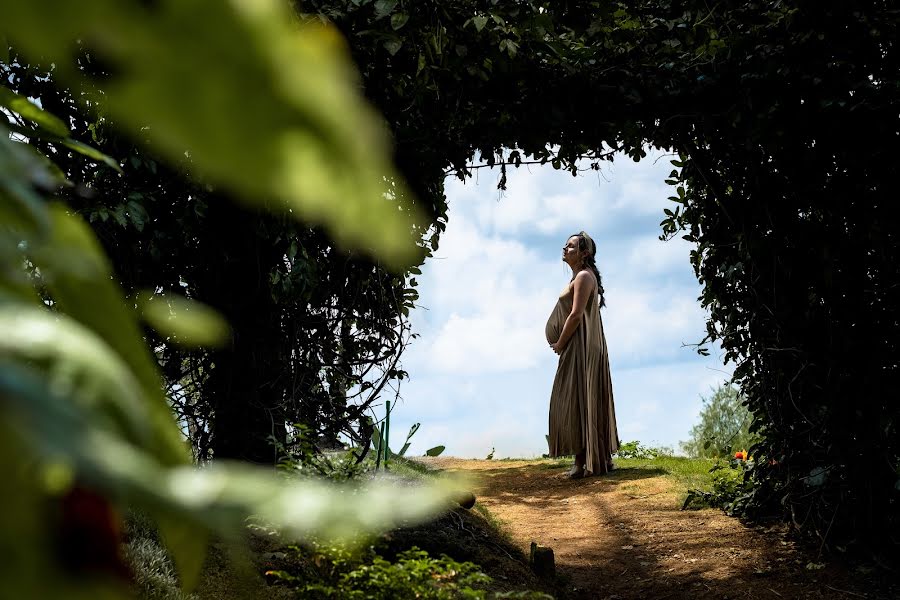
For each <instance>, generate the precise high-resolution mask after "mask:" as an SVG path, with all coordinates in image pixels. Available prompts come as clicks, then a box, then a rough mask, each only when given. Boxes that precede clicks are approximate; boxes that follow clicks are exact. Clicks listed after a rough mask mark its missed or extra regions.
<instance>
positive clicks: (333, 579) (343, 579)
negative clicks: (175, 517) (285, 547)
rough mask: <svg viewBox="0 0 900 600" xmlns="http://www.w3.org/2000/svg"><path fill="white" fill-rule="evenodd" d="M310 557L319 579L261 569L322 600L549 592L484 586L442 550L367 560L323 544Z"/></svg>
mask: <svg viewBox="0 0 900 600" xmlns="http://www.w3.org/2000/svg"><path fill="white" fill-rule="evenodd" d="M295 550H297V551H298V552H299V551H300V550H299V549H296V548H295ZM313 561H314V563H315V564H316V565H317V566H318V574H319V576H320V580H319V581H312V582H311V581H309V580H308V579H305V578H301V577H296V576H294V575H292V574H290V573H286V572H284V571H269V572H268V573H267V575H268V576H270V577H272V578H274V579H276V580H280V581H281V582H283V583H285V584H287V585H290V586H292V587H295V588H296V589H297V591H298V592H299V595H300V596H301V597H304V598H316V599H322V600H326V599H341V600H342V599H344V598H347V599H351V600H370V599H371V600H406V599H409V600H413V599H421V600H457V599H467V600H468V599H472V600H482V599H484V600H487V599H489V598H490V599H499V598H519V599H522V600H539V599H540V600H543V599H545V598H550V596H547V595H546V594H542V593H540V592H532V591H525V592H507V593H497V592H491V591H488V590H487V589H486V588H487V587H488V586H489V585H490V584H491V583H492V582H493V580H492V579H491V578H490V577H489V576H488V575H485V574H484V573H483V572H482V571H481V569H480V567H479V566H478V565H476V564H474V563H471V562H457V561H455V560H453V559H452V558H450V557H448V556H446V555H442V556H441V557H440V558H432V557H430V556H429V555H428V553H427V552H425V551H424V550H420V549H419V548H416V547H413V548H411V549H409V550H406V551H404V552H401V553H400V554H399V555H398V556H397V560H396V561H395V562H390V561H388V560H386V559H385V558H383V557H381V556H378V555H374V554H373V555H370V556H369V557H368V560H365V561H358V560H357V561H355V560H354V559H353V557H352V554H351V553H349V552H348V551H347V550H346V549H343V548H323V549H321V552H320V553H317V554H316V555H315V556H314V557H313Z"/></svg>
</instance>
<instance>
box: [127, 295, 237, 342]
mask: <svg viewBox="0 0 900 600" xmlns="http://www.w3.org/2000/svg"><path fill="white" fill-rule="evenodd" d="M139 305H140V308H141V310H142V312H143V315H144V319H145V320H146V321H147V323H149V324H150V326H151V327H153V328H154V329H156V330H157V331H158V332H159V333H161V334H162V335H164V336H168V337H169V338H170V340H171V341H173V342H175V343H176V344H179V345H181V346H187V347H192V346H207V347H210V346H221V345H222V344H224V343H225V342H226V341H227V340H228V336H229V333H230V328H229V327H228V323H227V322H226V321H225V319H224V318H222V316H221V315H220V314H219V313H218V312H216V311H215V310H213V309H212V308H210V307H209V306H207V305H205V304H203V303H202V302H197V301H196V300H189V299H187V298H184V297H182V296H176V295H173V294H168V295H165V296H154V295H152V294H150V293H149V292H146V293H144V294H142V295H141V296H140V297H139Z"/></svg>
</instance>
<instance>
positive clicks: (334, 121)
mask: <svg viewBox="0 0 900 600" xmlns="http://www.w3.org/2000/svg"><path fill="white" fill-rule="evenodd" d="M2 27H3V29H4V33H6V35H7V36H8V38H9V41H10V43H12V45H13V46H14V47H16V48H17V49H19V50H20V51H21V52H23V53H24V54H25V56H26V57H27V59H28V60H29V61H33V62H42V63H44V64H50V63H53V65H54V75H55V77H57V78H58V80H59V81H60V82H61V83H64V84H67V85H71V86H73V87H76V88H77V87H79V86H80V85H81V82H82V81H84V79H85V78H86V75H87V74H86V72H85V70H84V69H82V68H80V66H79V65H78V58H79V55H80V48H79V45H80V46H81V48H82V49H84V50H87V51H88V52H89V53H90V54H91V55H92V56H93V58H94V60H95V61H97V62H100V63H102V64H103V65H105V67H106V68H105V73H104V74H103V79H102V89H103V98H102V100H101V99H97V102H100V103H101V104H102V107H103V110H105V111H108V112H109V116H110V117H111V118H112V119H113V120H114V121H115V122H116V123H117V125H119V126H121V127H125V128H127V130H128V131H129V133H130V134H131V135H132V136H133V137H134V138H136V139H142V138H143V137H144V134H143V133H142V132H143V131H144V130H145V129H146V130H149V131H150V132H152V135H153V139H154V141H155V143H156V144H157V146H158V149H159V151H160V152H162V153H165V154H167V155H168V156H170V157H173V158H175V159H176V160H177V159H178V158H179V157H183V156H184V155H185V153H187V154H188V155H189V156H190V163H189V164H190V168H191V169H193V170H195V171H196V172H197V173H199V174H202V175H203V176H204V177H206V178H208V179H209V180H210V181H212V182H215V183H220V184H222V185H223V186H226V187H228V188H229V189H230V190H232V191H234V192H236V193H237V194H238V195H239V197H241V198H243V199H245V200H246V201H247V202H252V203H254V204H257V205H258V204H263V205H265V203H266V202H269V203H273V202H277V203H282V204H283V206H284V208H286V209H288V210H290V211H291V212H293V213H294V214H295V215H296V216H298V217H301V218H303V219H305V220H307V221H310V222H314V223H321V224H323V225H325V226H326V228H327V229H328V231H329V233H330V235H331V237H332V238H333V239H335V240H336V241H338V242H340V243H342V244H344V245H347V246H354V247H357V248H362V249H365V250H366V251H369V252H377V253H378V254H379V255H380V256H381V257H382V258H384V259H386V260H390V261H393V262H394V263H395V264H400V263H404V262H407V261H409V260H410V259H412V258H414V250H415V246H414V244H413V243H412V240H411V237H410V234H411V232H412V229H413V225H414V220H415V212H414V207H413V205H412V204H411V203H410V202H409V198H408V192H407V191H406V189H405V186H404V184H403V182H402V180H401V178H400V177H399V176H397V175H396V174H395V173H394V171H393V167H392V166H391V162H390V158H391V152H390V147H389V144H388V142H387V131H386V128H385V127H384V126H383V125H381V124H380V123H379V121H378V119H377V118H376V116H375V113H374V112H373V111H372V110H371V109H370V108H369V107H368V106H367V105H366V103H365V102H364V101H363V100H362V98H360V96H359V95H358V94H356V93H355V87H356V86H357V85H358V76H357V74H356V72H355V70H354V69H353V67H352V65H351V64H350V62H349V61H347V60H346V48H345V43H344V41H343V39H342V37H341V36H340V34H338V33H337V32H336V31H335V30H334V29H333V28H331V27H328V26H326V25H324V24H323V23H321V22H318V21H311V20H300V19H297V18H292V17H291V14H290V11H289V10H288V7H287V4H286V3H285V2H280V1H279V0H256V1H254V2H240V1H228V2H220V1H218V0H190V1H175V0H164V1H162V2H154V3H151V4H148V3H146V2H139V1H137V0H125V1H120V0H98V1H95V2H89V3H72V2H67V1H65V0H56V1H51V0H45V1H42V2H12V3H4V7H3V24H2ZM75 40H78V41H79V44H75ZM23 116H25V117H27V116H28V115H23ZM251 117H252V118H251ZM54 125H55V127H54V128H52V129H51V130H50V133H53V134H55V135H60V134H61V133H62V130H63V128H62V127H61V125H63V124H62V123H55V124H54ZM388 182H390V184H388ZM387 194H389V195H390V196H391V198H390V199H388V198H386V195H387ZM398 202H400V203H402V204H403V206H404V209H403V210H398V208H397V204H398Z"/></svg>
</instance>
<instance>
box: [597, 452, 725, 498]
mask: <svg viewBox="0 0 900 600" xmlns="http://www.w3.org/2000/svg"><path fill="white" fill-rule="evenodd" d="M613 462H614V463H615V465H616V470H615V471H613V472H612V473H611V474H610V475H609V477H611V478H612V479H617V478H619V477H622V478H623V479H625V478H627V479H635V478H637V477H635V475H637V476H640V475H641V474H642V472H648V474H649V473H653V472H655V474H659V475H664V476H665V477H666V478H667V479H670V480H671V481H672V482H673V483H674V484H675V486H676V488H677V491H678V492H679V493H683V494H686V493H687V491H688V489H692V488H708V487H709V486H710V485H712V475H711V474H710V472H709V470H710V468H712V466H713V464H715V461H714V460H712V459H709V458H687V457H684V456H658V457H656V458H617V459H615V460H614V461H613Z"/></svg>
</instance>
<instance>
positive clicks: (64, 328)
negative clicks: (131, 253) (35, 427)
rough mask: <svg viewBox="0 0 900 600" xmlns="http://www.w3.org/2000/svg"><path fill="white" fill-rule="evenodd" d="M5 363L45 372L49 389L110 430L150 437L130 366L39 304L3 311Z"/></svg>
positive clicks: (0, 348)
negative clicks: (78, 405)
mask: <svg viewBox="0 0 900 600" xmlns="http://www.w3.org/2000/svg"><path fill="white" fill-rule="evenodd" d="M0 331H2V332H3V335H2V336H0V361H6V362H10V363H12V362H18V363H25V364H29V365H32V366H33V367H35V368H38V369H40V371H41V373H42V376H43V378H44V380H45V381H46V383H47V385H48V386H50V387H52V388H53V389H54V390H55V391H56V392H57V393H58V394H60V395H64V396H66V397H68V398H70V400H69V401H70V402H79V403H82V404H84V405H85V406H84V408H85V410H89V411H90V412H91V413H93V414H94V416H95V418H96V419H98V421H99V422H101V423H102V424H103V425H104V426H105V427H107V428H109V429H113V430H118V431H121V432H123V433H125V434H127V436H128V438H129V439H130V440H131V441H132V442H134V443H138V444H142V443H147V442H148V441H149V440H150V439H151V433H150V430H149V427H148V426H149V424H150V423H149V419H148V416H149V415H148V414H147V413H148V411H147V408H146V406H147V404H148V403H146V402H144V401H143V398H142V396H143V390H142V389H141V386H140V383H139V382H138V381H137V380H136V379H135V378H134V376H133V375H132V374H131V371H130V370H129V369H128V365H127V364H126V363H125V361H124V360H122V358H121V357H119V356H118V355H117V354H116V353H115V352H113V351H112V349H111V348H110V347H109V346H108V345H107V344H106V343H105V342H104V341H103V340H101V339H100V338H98V337H97V336H96V335H95V334H94V333H93V332H91V331H90V330H89V329H87V328H85V327H84V326H82V325H80V324H79V323H77V322H75V321H73V320H72V319H69V318H67V317H65V316H60V315H56V314H54V313H52V312H50V311H49V310H47V309H45V308H41V307H37V306H28V305H19V304H10V305H5V306H2V307H0Z"/></svg>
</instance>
